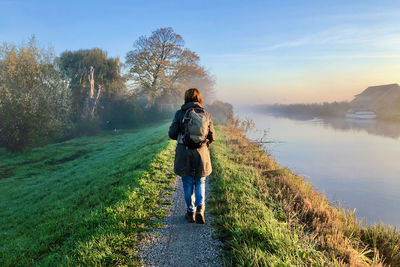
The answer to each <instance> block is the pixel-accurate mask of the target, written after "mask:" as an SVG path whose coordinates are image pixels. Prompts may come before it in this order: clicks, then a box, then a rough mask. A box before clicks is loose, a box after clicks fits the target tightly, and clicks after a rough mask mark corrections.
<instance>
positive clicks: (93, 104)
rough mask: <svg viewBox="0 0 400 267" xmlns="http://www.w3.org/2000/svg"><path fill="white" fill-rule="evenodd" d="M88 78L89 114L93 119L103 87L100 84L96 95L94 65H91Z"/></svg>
mask: <svg viewBox="0 0 400 267" xmlns="http://www.w3.org/2000/svg"><path fill="white" fill-rule="evenodd" d="M88 79H89V96H88V102H87V106H88V115H89V117H90V118H92V119H93V117H94V111H95V110H96V105H97V102H98V100H99V98H100V93H101V90H102V89H103V87H102V86H101V85H99V86H98V89H97V90H96V95H95V92H94V91H95V87H94V67H93V66H90V69H89V75H88Z"/></svg>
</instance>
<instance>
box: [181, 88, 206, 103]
mask: <svg viewBox="0 0 400 267" xmlns="http://www.w3.org/2000/svg"><path fill="white" fill-rule="evenodd" d="M189 102H199V103H200V104H201V105H203V97H201V93H200V91H199V90H197V89H196V88H190V89H187V90H186V92H185V104H186V103H189Z"/></svg>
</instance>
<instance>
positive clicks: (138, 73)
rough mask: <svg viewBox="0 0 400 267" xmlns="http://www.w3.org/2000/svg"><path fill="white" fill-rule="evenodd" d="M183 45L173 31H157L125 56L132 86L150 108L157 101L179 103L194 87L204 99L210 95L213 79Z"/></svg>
mask: <svg viewBox="0 0 400 267" xmlns="http://www.w3.org/2000/svg"><path fill="white" fill-rule="evenodd" d="M183 46H184V41H183V38H182V37H181V36H180V35H179V34H177V33H175V32H174V30H173V29H172V28H160V29H157V30H156V31H154V32H152V34H151V35H150V36H149V37H146V36H142V37H140V38H139V39H138V40H137V41H136V42H135V44H134V50H132V51H130V52H128V53H127V56H126V65H127V66H128V68H129V75H128V77H129V81H130V82H131V86H132V87H133V89H134V90H135V91H137V92H138V93H139V95H142V96H145V97H147V105H148V106H149V107H151V106H153V105H154V103H155V102H156V101H157V104H158V105H160V104H164V105H168V104H171V103H172V104H175V103H176V102H177V101H179V102H181V99H182V94H183V92H184V90H185V89H187V88H189V87H194V86H196V85H201V87H200V88H199V89H201V91H202V92H203V94H204V95H205V96H207V97H211V96H212V91H213V85H214V82H213V79H212V78H211V77H210V76H209V75H208V73H207V71H205V70H204V68H203V67H202V66H200V64H199V61H200V58H199V56H198V55H197V54H196V53H194V52H192V51H190V50H189V49H187V48H184V47H183ZM160 101H161V102H160ZM163 102H164V103H163Z"/></svg>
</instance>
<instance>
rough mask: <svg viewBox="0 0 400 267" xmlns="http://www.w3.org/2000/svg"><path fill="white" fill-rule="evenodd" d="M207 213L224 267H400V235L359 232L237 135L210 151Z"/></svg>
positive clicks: (382, 229)
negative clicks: (213, 223) (221, 244)
mask: <svg viewBox="0 0 400 267" xmlns="http://www.w3.org/2000/svg"><path fill="white" fill-rule="evenodd" d="M211 149H212V158H213V163H214V165H215V167H214V174H213V176H212V188H213V189H212V193H211V194H212V198H211V203H212V208H213V213H214V214H215V216H216V217H217V218H218V219H217V220H216V222H217V229H218V231H219V238H220V239H221V240H223V241H224V243H225V244H226V254H225V258H224V260H225V263H226V264H227V265H275V264H283V265H286V264H289V265H296V266H299V265H334V264H340V265H342V264H343V265H351V266H365V265H383V264H385V265H391V266H398V265H399V264H400V252H399V245H400V234H399V232H398V231H397V230H396V229H393V228H391V227H387V226H384V225H376V226H371V227H363V226H362V222H360V221H358V220H357V219H356V218H355V216H354V213H347V214H346V213H345V211H343V210H339V209H337V208H335V207H333V206H332V205H331V204H330V203H329V202H328V201H327V200H326V198H325V197H324V196H323V195H321V194H319V193H318V192H316V191H315V190H314V189H313V187H312V185H311V184H309V183H307V182H305V181H304V179H303V178H301V177H300V176H297V175H295V174H293V173H292V172H291V171H290V170H289V169H286V168H281V167H280V166H279V164H278V163H277V162H275V160H274V159H272V158H271V157H269V156H268V155H267V153H266V152H265V151H264V150H262V148H261V147H260V146H258V145H256V144H253V143H250V142H249V141H248V140H247V139H246V138H245V137H244V135H243V134H242V132H241V131H240V130H238V129H236V128H234V127H226V126H220V127H219V128H218V131H217V141H216V142H215V143H214V144H213V146H212V147H211Z"/></svg>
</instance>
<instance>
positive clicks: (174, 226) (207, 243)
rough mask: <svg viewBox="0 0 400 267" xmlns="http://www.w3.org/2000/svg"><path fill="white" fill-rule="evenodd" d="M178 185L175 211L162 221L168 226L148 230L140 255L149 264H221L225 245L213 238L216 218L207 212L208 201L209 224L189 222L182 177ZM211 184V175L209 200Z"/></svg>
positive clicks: (176, 181)
mask: <svg viewBox="0 0 400 267" xmlns="http://www.w3.org/2000/svg"><path fill="white" fill-rule="evenodd" d="M174 186H175V192H174V193H173V195H172V196H171V200H172V202H173V205H172V207H171V211H170V213H169V215H167V216H166V217H165V218H164V220H163V221H162V222H163V224H164V225H165V226H164V227H163V228H160V229H156V230H154V231H152V232H150V233H148V235H147V236H146V238H145V239H144V240H143V242H142V247H141V253H140V256H141V258H142V259H143V260H144V262H145V266H221V265H222V264H221V263H220V261H219V258H218V256H219V255H220V250H221V248H222V244H221V242H220V241H218V240H216V239H214V238H213V237H214V236H215V232H214V228H213V227H212V225H211V224H212V221H213V218H212V216H211V215H210V214H209V213H208V212H207V203H206V212H205V218H206V223H205V224H196V223H188V222H187V221H186V220H185V217H184V215H185V212H186V205H185V200H184V197H183V188H182V180H181V177H179V176H178V177H176V179H175V181H174ZM209 187H210V185H209V179H208V178H207V179H206V201H207V196H208V193H209Z"/></svg>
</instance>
